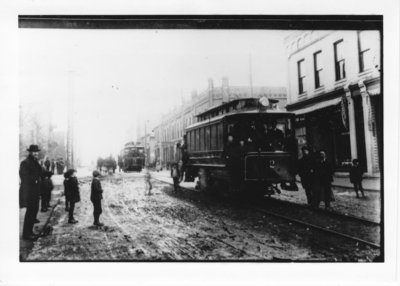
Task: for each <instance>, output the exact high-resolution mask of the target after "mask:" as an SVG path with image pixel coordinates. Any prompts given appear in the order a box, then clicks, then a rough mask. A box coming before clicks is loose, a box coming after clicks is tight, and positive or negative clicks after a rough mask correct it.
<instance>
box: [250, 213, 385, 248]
mask: <svg viewBox="0 0 400 286" xmlns="http://www.w3.org/2000/svg"><path fill="white" fill-rule="evenodd" d="M252 209H254V210H256V211H258V212H261V213H264V214H268V215H271V216H275V217H278V218H282V219H284V220H287V221H291V222H295V223H297V224H300V225H303V226H307V227H309V228H313V229H317V230H320V231H323V232H327V233H330V234H334V235H336V236H341V237H345V238H347V239H350V240H354V241H356V242H360V243H363V244H366V245H369V246H371V247H374V248H380V247H381V246H380V245H379V244H376V243H374V242H370V241H366V240H364V239H361V238H358V237H355V236H352V235H348V234H345V233H341V232H337V231H334V230H331V229H328V228H325V227H321V226H318V225H315V224H311V223H308V222H304V221H301V220H298V219H294V218H291V217H288V216H284V215H281V214H277V213H274V212H270V211H267V210H264V209H261V208H256V207H252Z"/></svg>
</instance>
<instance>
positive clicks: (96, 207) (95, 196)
mask: <svg viewBox="0 0 400 286" xmlns="http://www.w3.org/2000/svg"><path fill="white" fill-rule="evenodd" d="M99 176H100V173H99V172H98V171H96V170H95V171H93V180H92V185H91V192H90V201H91V202H92V203H93V217H94V222H93V224H94V225H95V226H103V225H104V224H103V223H101V222H100V214H101V213H102V212H103V210H102V209H101V200H102V199H103V189H102V188H101V183H100V180H99Z"/></svg>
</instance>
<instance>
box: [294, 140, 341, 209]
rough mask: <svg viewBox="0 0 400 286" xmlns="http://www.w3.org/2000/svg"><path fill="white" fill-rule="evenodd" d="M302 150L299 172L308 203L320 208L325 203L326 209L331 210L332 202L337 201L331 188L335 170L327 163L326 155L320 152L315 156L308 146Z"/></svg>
mask: <svg viewBox="0 0 400 286" xmlns="http://www.w3.org/2000/svg"><path fill="white" fill-rule="evenodd" d="M301 150H302V153H303V156H302V158H301V159H300V160H299V161H298V166H297V170H298V174H299V176H300V178H301V184H302V186H303V188H304V190H305V192H306V197H307V203H308V204H309V205H310V206H312V207H318V206H319V204H320V203H321V202H324V203H325V208H326V209H330V207H331V202H332V201H334V200H335V198H334V195H333V192H332V187H331V184H332V182H333V169H332V166H331V164H330V162H328V161H327V158H326V153H325V151H320V152H319V153H315V154H313V153H311V152H310V149H309V148H308V147H306V146H304V147H303V148H302V149H301Z"/></svg>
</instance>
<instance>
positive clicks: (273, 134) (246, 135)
mask: <svg viewBox="0 0 400 286" xmlns="http://www.w3.org/2000/svg"><path fill="white" fill-rule="evenodd" d="M229 134H231V135H232V136H233V137H234V140H235V142H236V143H239V142H240V141H243V143H242V145H243V144H244V145H245V146H246V148H247V149H248V150H249V151H253V152H254V151H290V152H292V151H295V150H296V148H295V145H296V146H297V144H295V142H296V140H294V138H293V137H292V132H291V130H285V132H283V131H282V130H281V129H280V128H278V122H277V120H269V121H268V122H266V123H264V122H262V121H257V120H253V121H250V123H249V124H245V123H243V122H239V123H237V124H235V125H234V126H232V127H231V128H230V132H229ZM285 134H286V135H285Z"/></svg>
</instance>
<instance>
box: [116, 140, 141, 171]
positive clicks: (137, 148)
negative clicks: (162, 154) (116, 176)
mask: <svg viewBox="0 0 400 286" xmlns="http://www.w3.org/2000/svg"><path fill="white" fill-rule="evenodd" d="M120 158H121V159H122V170H123V171H124V172H127V171H137V172H140V171H141V170H142V169H143V168H144V164H145V153H144V147H143V146H141V145H140V144H138V143H136V144H135V142H128V143H126V144H125V146H124V149H122V150H121V153H120Z"/></svg>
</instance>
